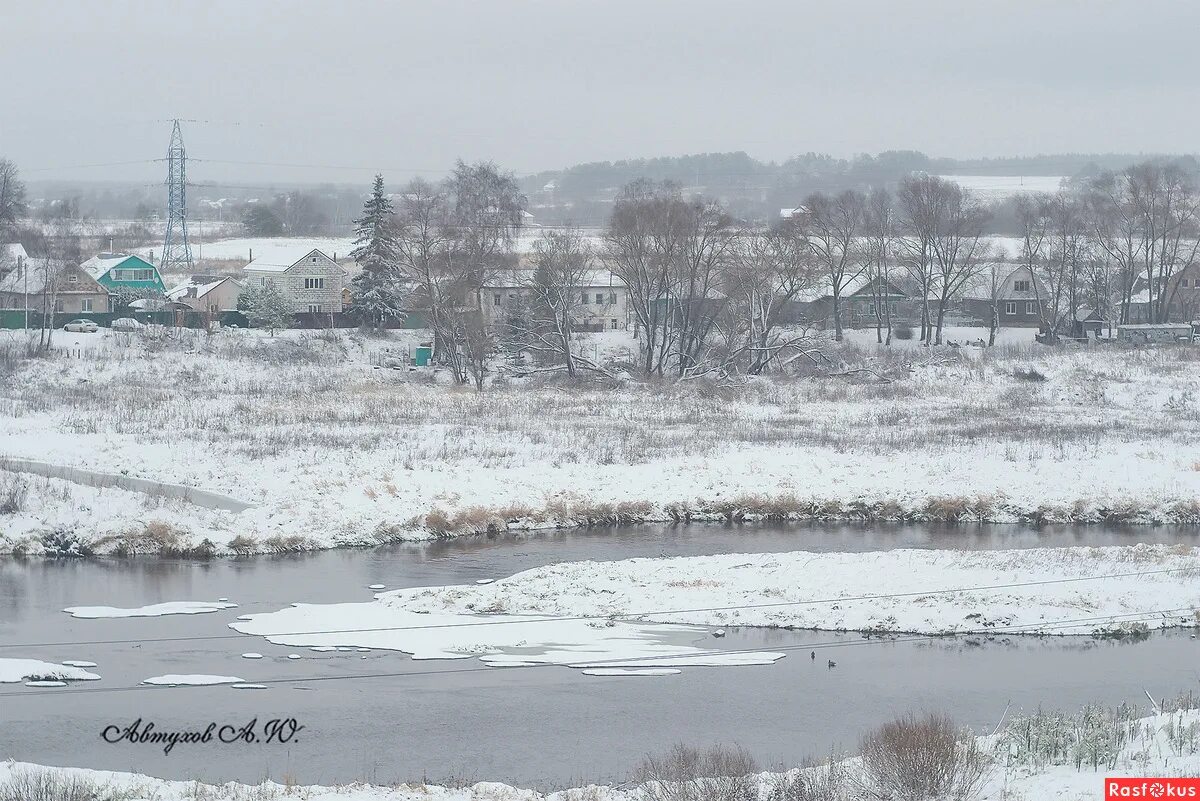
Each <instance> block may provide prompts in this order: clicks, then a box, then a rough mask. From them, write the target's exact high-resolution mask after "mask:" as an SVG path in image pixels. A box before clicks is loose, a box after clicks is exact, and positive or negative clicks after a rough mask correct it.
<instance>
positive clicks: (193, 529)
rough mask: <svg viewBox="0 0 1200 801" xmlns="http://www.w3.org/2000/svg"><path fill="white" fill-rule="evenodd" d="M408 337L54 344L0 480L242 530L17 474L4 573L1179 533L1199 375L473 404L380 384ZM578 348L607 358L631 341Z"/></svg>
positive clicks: (1036, 375)
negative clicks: (94, 476)
mask: <svg viewBox="0 0 1200 801" xmlns="http://www.w3.org/2000/svg"><path fill="white" fill-rule="evenodd" d="M859 333H861V332H859ZM1023 333H1024V332H1017V334H1023ZM17 336H19V334H18V333H16V332H6V333H5V334H4V337H6V338H8V340H9V341H11V340H12V339H13V338H15V337H17ZM426 336H427V335H426V334H425V332H420V331H405V332H398V333H397V334H395V335H393V336H392V337H390V338H387V339H373V338H366V339H364V338H360V337H357V336H354V335H352V334H348V333H344V332H343V333H338V334H335V335H326V334H319V333H315V332H300V331H289V332H284V333H281V334H280V335H279V336H277V337H274V338H272V337H269V336H267V335H266V334H264V333H262V332H257V331H246V330H240V331H239V330H229V331H223V332H220V333H218V334H216V335H213V336H206V335H204V334H200V333H197V332H178V333H177V334H176V335H174V336H167V335H165V334H163V333H161V332H159V333H155V332H148V333H147V334H146V335H144V336H139V335H113V334H112V333H111V332H107V331H106V332H105V333H103V334H99V335H85V334H76V335H65V334H63V332H57V333H56V343H57V344H58V345H59V346H64V347H67V348H68V349H69V350H70V352H71V356H70V357H69V358H68V357H64V356H62V355H59V356H58V357H57V358H54V359H51V360H42V361H31V362H21V363H19V364H15V365H14V366H13V367H12V368H11V369H12V374H11V375H9V376H7V377H6V378H5V380H4V382H3V384H2V385H0V458H9V459H22V458H23V459H34V460H40V461H43V462H47V463H50V464H52V465H59V466H66V467H75V468H85V469H88V470H92V471H97V472H103V473H109V474H112V475H113V476H115V477H117V478H121V477H132V478H141V479H148V480H150V481H152V482H166V483H171V484H181V485H185V486H187V487H193V488H197V489H200V490H208V491H212V492H215V493H218V494H221V495H224V496H228V497H230V498H234V499H237V500H240V501H243V502H245V503H248V504H251V506H250V508H247V509H245V510H244V511H240V512H239V511H233V510H230V509H219V508H218V509H214V508H207V507H205V506H202V505H200V504H199V503H192V502H189V501H188V499H187V498H186V497H184V498H180V497H176V495H177V494H178V493H176V492H171V493H167V492H155V491H153V488H150V489H149V490H147V489H146V487H145V486H143V487H142V489H140V490H139V489H133V488H131V486H130V485H129V484H125V485H121V486H108V487H105V486H91V485H89V484H85V483H79V482H77V481H71V480H67V479H66V478H60V477H42V476H36V475H32V474H29V473H22V472H18V469H19V464H15V463H14V464H10V465H8V466H7V467H8V468H9V469H7V470H0V495H3V496H4V498H5V499H8V498H11V503H4V504H0V509H3V510H4V511H3V513H0V551H9V550H14V549H15V550H18V551H24V552H28V553H37V552H40V551H41V550H42V549H43V547H44V546H46V545H49V546H52V547H55V548H58V549H59V550H70V549H71V548H72V547H75V549H76V550H82V551H87V550H91V551H95V552H100V553H104V552H114V551H115V552H120V553H146V552H149V553H154V552H166V553H179V552H185V551H188V549H192V548H198V549H199V550H198V551H195V553H197V554H209V553H217V554H221V553H232V552H256V551H257V552H286V551H294V550H304V549H308V548H316V547H334V546H339V545H367V544H375V543H380V542H385V541H393V540H397V539H422V538H430V537H437V536H454V535H458V534H464V533H471V532H480V531H485V530H488V529H491V530H496V529H503V528H506V527H512V528H536V527H552V526H559V525H563V526H573V525H589V524H608V523H612V522H635V521H640V520H657V521H671V520H706V519H707V520H741V519H753V518H793V519H868V520H874V519H882V520H900V519H904V520H985V521H997V522H1006V521H1007V522H1012V521H1034V522H1040V521H1077V522H1102V521H1108V522H1144V523H1153V522H1181V523H1188V524H1191V523H1195V522H1198V521H1200V503H1198V501H1197V497H1198V496H1200V407H1198V406H1197V401H1196V398H1197V396H1198V393H1197V390H1198V389H1200V375H1198V373H1197V370H1196V366H1197V364H1200V350H1197V349H1194V348H1190V347H1186V346H1179V347H1164V348H1157V349H1156V348H1151V349H1144V350H1130V349H1124V348H1119V347H1110V346H1094V347H1092V348H1086V347H1069V346H1064V347H1060V348H1044V347H1041V346H1021V345H1010V346H1005V347H998V348H993V349H990V350H981V349H978V348H958V349H951V348H943V349H937V350H930V349H920V350H919V351H915V350H913V349H905V348H894V349H891V350H885V349H877V348H876V347H875V346H874V345H870V344H864V345H862V346H861V347H859V348H855V347H851V346H847V347H842V348H840V349H833V348H831V353H833V355H834V357H835V359H837V360H838V361H839V362H840V363H841V364H843V365H844V366H846V367H867V368H870V369H871V370H872V371H874V372H875V373H878V374H880V375H884V376H886V377H889V378H890V379H891V380H890V382H888V383H881V382H878V381H877V380H875V379H874V377H873V375H872V374H862V375H860V376H858V377H854V376H852V377H850V378H828V377H820V376H809V377H792V378H786V379H758V380H752V381H750V382H748V383H747V384H746V385H745V386H740V387H713V386H709V385H695V384H682V385H669V384H667V385H663V384H654V383H651V384H639V383H636V382H624V383H623V384H622V385H620V386H616V387H613V386H599V385H586V386H584V385H581V386H566V385H563V384H555V383H547V384H540V385H538V384H529V383H527V382H522V381H521V380H518V379H504V380H500V381H499V382H497V383H496V384H495V385H493V386H490V387H489V388H488V389H487V390H486V391H484V392H482V393H476V392H474V391H473V390H466V389H463V388H459V387H453V386H450V385H449V381H448V377H447V376H445V375H444V374H439V373H437V372H436V371H428V370H409V369H404V368H400V369H388V367H385V366H384V365H401V364H404V363H405V361H406V354H408V353H411V350H412V347H413V345H415V344H416V343H417V342H418V341H420V340H421V339H423V338H425V337H426ZM856 336H858V335H857V334H856ZM965 338H967V337H964V339H965ZM868 341H869V340H868ZM585 347H594V348H595V350H596V351H597V352H601V351H602V352H603V353H604V354H608V355H609V356H610V357H617V358H621V357H622V354H624V353H628V352H631V351H632V348H633V343H632V342H631V341H629V340H628V338H627V335H625V334H624V333H622V332H607V333H606V334H604V335H600V336H598V337H596V338H595V340H594V342H593V341H589V342H587V343H585ZM206 540H207V542H206Z"/></svg>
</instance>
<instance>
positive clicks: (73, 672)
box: [0, 657, 100, 683]
mask: <svg viewBox="0 0 1200 801" xmlns="http://www.w3.org/2000/svg"><path fill="white" fill-rule="evenodd" d="M84 665H86V666H87V667H95V663H93V662H87V663H83V662H76V663H72V664H67V663H63V664H61V665H58V664H55V663H53V662H42V661H41V660H38V659H10V658H6V657H0V682H3V683H15V682H20V681H25V680H27V679H29V680H35V679H49V680H56V681H96V680H98V679H99V678H100V677H99V676H98V675H96V674H95V673H91V672H89V671H87V670H83V666H84Z"/></svg>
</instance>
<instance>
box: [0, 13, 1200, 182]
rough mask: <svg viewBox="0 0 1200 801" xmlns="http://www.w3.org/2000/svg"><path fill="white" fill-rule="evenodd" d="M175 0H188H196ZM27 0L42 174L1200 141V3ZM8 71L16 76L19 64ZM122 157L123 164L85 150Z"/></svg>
mask: <svg viewBox="0 0 1200 801" xmlns="http://www.w3.org/2000/svg"><path fill="white" fill-rule="evenodd" d="M181 8H182V10H180V9H181ZM734 11H735V10H734V9H733V8H732V7H730V6H729V5H728V4H725V3H717V2H711V1H710V0H697V1H696V2H680V1H678V0H659V1H658V2H653V3H636V2H629V1H628V0H613V1H612V2H593V1H592V0H579V1H578V2H572V3H554V2H534V1H530V2H513V3H505V4H484V3H468V2H461V0H460V1H458V2H455V1H453V0H452V1H451V2H444V3H438V4H436V5H435V4H417V3H395V4H390V5H386V6H378V5H375V4H367V3H360V2H349V3H333V2H326V1H324V0H308V1H307V2H293V3H282V2H256V3H239V2H230V1H229V0H215V1H213V2H206V3H204V4H200V3H193V4H188V5H184V6H182V7H180V6H178V5H172V6H166V5H154V4H147V3H136V2H128V1H127V0H117V1H116V2H110V3H105V4H104V5H103V6H101V5H93V4H85V3H76V2H66V3H64V2H47V3H38V4H33V3H21V4H13V3H10V4H8V7H6V8H5V12H4V17H5V22H6V25H5V27H6V28H7V29H8V31H9V34H10V35H9V36H8V37H6V44H5V47H4V48H0V70H2V71H3V74H4V75H6V76H9V78H8V79H7V80H5V81H4V82H3V84H2V85H0V108H3V112H2V115H3V117H2V120H0V156H3V157H6V158H9V159H12V160H13V161H15V162H16V163H17V165H18V166H19V167H20V168H21V171H22V175H23V177H24V178H25V179H26V180H27V181H29V182H38V181H46V180H77V181H134V182H136V181H145V182H147V183H154V182H160V181H161V180H162V178H163V166H162V165H161V164H157V163H152V162H151V161H150V160H153V159H159V158H162V156H164V155H165V152H166V149H167V142H168V138H169V133H170V122H169V119H170V118H173V117H178V118H182V119H184V120H186V121H187V122H185V123H184V136H185V139H186V142H187V147H188V153H189V157H190V159H191V162H190V164H189V168H190V176H189V177H190V178H192V179H193V180H196V181H204V182H219V181H225V182H228V183H230V184H234V183H236V184H246V183H253V182H255V181H263V182H269V181H278V182H304V183H319V182H323V181H329V182H336V183H365V182H366V181H367V180H368V179H369V177H370V175H371V174H373V173H374V172H383V173H384V174H385V175H386V176H387V177H388V178H389V181H398V180H403V179H405V178H407V177H409V176H411V175H428V176H430V177H436V176H439V175H442V174H444V173H445V172H446V171H447V170H448V169H449V168H450V166H451V165H452V164H453V163H454V161H455V159H457V158H463V159H466V160H468V161H473V160H492V161H495V162H496V163H497V164H498V165H500V166H501V167H502V168H504V169H507V170H512V171H515V172H517V173H518V174H528V173H533V172H538V171H541V170H549V169H560V168H564V167H567V166H570V165H572V164H576V163H580V162H589V161H604V160H617V159H628V158H643V157H655V156H669V155H682V154H689V153H701V152H721V151H746V152H747V153H749V154H750V155H752V156H754V157H755V158H758V159H763V160H773V161H782V160H785V159H787V158H788V157H790V156H793V155H796V154H798V153H804V152H809V151H815V152H821V153H828V154H831V155H833V156H836V157H849V156H852V155H855V154H858V153H877V152H880V151H884V150H899V149H912V150H920V151H923V152H925V153H927V154H929V155H931V156H940V157H956V158H968V157H985V156H992V157H999V156H1020V155H1035V154H1041V153H1061V152H1128V153H1187V152H1194V151H1195V150H1196V147H1195V145H1194V142H1195V137H1194V136H1193V134H1192V132H1193V131H1194V130H1195V129H1196V128H1197V127H1198V123H1200V105H1198V104H1197V102H1196V100H1197V96H1196V95H1197V93H1196V90H1195V75H1196V74H1197V73H1198V72H1200V54H1198V49H1197V48H1196V47H1195V46H1194V44H1193V42H1192V41H1191V40H1192V39H1193V38H1194V33H1195V31H1196V30H1197V29H1200V25H1198V23H1200V6H1196V5H1184V4H1180V3H1172V2H1164V0H1152V1H1151V2H1143V3H1138V4H1136V5H1135V4H1133V3H1114V2H1064V1H1061V0H1056V1H1055V2H1049V3H1033V2H1005V3H991V2H985V3H976V4H969V5H961V4H959V3H954V2H948V1H947V0H918V1H917V2H912V3H906V4H903V5H899V4H887V3H871V2H860V3H851V4H843V3H833V2H792V3H784V2H752V3H746V4H741V5H739V6H738V7H737V9H736V13H734ZM13 76H19V78H18V79H13ZM82 165H108V166H99V167H95V166H82Z"/></svg>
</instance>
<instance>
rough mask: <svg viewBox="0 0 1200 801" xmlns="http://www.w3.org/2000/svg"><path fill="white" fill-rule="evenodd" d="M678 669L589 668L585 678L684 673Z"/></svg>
mask: <svg viewBox="0 0 1200 801" xmlns="http://www.w3.org/2000/svg"><path fill="white" fill-rule="evenodd" d="M682 672H683V671H682V670H679V669H678V668H645V669H638V668H588V669H587V670H584V671H583V675H585V676H673V675H675V674H676V673H682Z"/></svg>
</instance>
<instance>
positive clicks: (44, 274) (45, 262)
mask: <svg viewBox="0 0 1200 801" xmlns="http://www.w3.org/2000/svg"><path fill="white" fill-rule="evenodd" d="M23 263H24V265H25V269H24V270H17V269H15V267H14V269H11V270H9V271H8V272H6V273H4V275H3V276H0V292H25V291H26V284H25V273H26V272H27V273H29V284H28V290H29V292H30V293H31V294H41V293H42V292H43V291H44V290H45V288H46V285H47V284H48V283H49V280H48V278H49V275H50V269H49V264H50V260H49V259H29V258H26V259H25V260H24V262H23Z"/></svg>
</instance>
